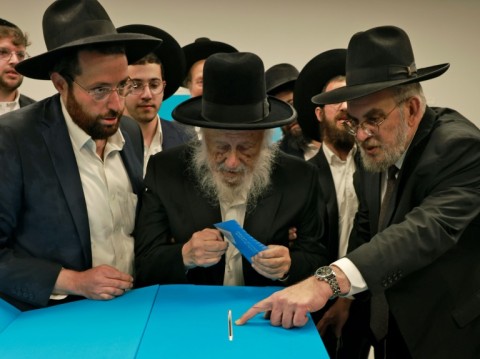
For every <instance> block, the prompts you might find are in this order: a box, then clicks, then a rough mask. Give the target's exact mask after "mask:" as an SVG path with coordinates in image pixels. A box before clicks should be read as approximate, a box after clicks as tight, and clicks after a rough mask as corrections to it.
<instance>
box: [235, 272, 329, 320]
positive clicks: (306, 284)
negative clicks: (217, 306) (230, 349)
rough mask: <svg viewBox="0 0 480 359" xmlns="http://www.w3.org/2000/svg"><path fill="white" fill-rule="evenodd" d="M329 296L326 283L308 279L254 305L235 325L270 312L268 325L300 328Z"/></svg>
mask: <svg viewBox="0 0 480 359" xmlns="http://www.w3.org/2000/svg"><path fill="white" fill-rule="evenodd" d="M331 295H332V291H331V289H330V287H329V285H328V284H327V283H326V282H321V281H319V280H318V279H315V278H314V277H310V278H308V279H305V280H304V281H302V282H300V283H297V284H295V285H292V286H290V287H287V288H285V289H283V290H281V291H279V292H275V293H273V294H272V295H271V296H270V297H268V298H266V299H264V300H262V301H260V302H258V303H256V304H255V305H254V306H253V307H251V308H250V309H249V310H248V311H247V312H245V313H244V314H243V315H242V316H241V317H240V318H239V319H238V320H237V321H236V322H235V324H237V325H243V324H245V323H246V322H247V321H248V320H249V319H251V318H253V317H254V316H255V315H257V314H258V313H262V312H270V323H271V324H272V325H274V326H280V325H281V326H283V327H284V328H291V327H302V326H304V325H305V324H306V323H307V321H308V317H307V313H309V312H315V311H317V310H319V309H321V308H323V306H324V305H325V303H326V302H327V301H328V299H329V298H330V296H331Z"/></svg>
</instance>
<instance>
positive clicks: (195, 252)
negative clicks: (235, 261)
mask: <svg viewBox="0 0 480 359" xmlns="http://www.w3.org/2000/svg"><path fill="white" fill-rule="evenodd" d="M227 247H228V243H227V242H225V241H224V240H223V238H222V236H221V234H220V231H219V230H217V229H211V228H206V229H204V230H202V231H200V232H195V233H194V234H193V235H192V238H190V240H189V241H188V242H187V243H185V244H184V246H183V247H182V256H183V264H184V265H185V268H187V269H191V268H194V267H210V266H212V265H214V264H217V263H218V262H219V261H220V259H221V258H222V255H224V254H225V252H226V250H227Z"/></svg>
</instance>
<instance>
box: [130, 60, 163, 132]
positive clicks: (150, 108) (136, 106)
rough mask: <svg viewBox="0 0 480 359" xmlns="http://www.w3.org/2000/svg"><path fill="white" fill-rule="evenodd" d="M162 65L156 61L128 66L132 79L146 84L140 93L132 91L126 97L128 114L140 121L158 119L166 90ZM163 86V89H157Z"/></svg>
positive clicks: (146, 121)
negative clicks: (164, 88) (164, 89)
mask: <svg viewBox="0 0 480 359" xmlns="http://www.w3.org/2000/svg"><path fill="white" fill-rule="evenodd" d="M160 66H161V65H160V64H155V63H151V64H142V65H130V66H128V75H129V77H130V79H131V80H132V81H133V82H135V83H137V84H141V85H142V86H144V85H145V87H144V88H143V90H142V91H141V92H140V93H138V94H137V93H131V94H129V95H128V96H127V97H126V99H125V106H126V109H127V112H128V114H129V115H130V117H132V118H133V119H135V120H137V121H138V122H140V123H148V122H150V121H152V120H154V119H156V118H157V114H158V111H159V110H160V106H161V105H162V101H163V93H164V92H163V84H162V83H163V78H162V71H161V68H160ZM147 84H149V85H151V86H149V85H147ZM161 87H162V91H161V92H159V91H157V90H159V89H160V88H161ZM152 91H153V92H155V93H153V92H152Z"/></svg>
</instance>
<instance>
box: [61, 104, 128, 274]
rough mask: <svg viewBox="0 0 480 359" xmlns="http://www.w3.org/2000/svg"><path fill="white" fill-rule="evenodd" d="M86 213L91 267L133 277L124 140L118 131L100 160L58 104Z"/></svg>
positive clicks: (94, 149)
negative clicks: (115, 271) (65, 125)
mask: <svg viewBox="0 0 480 359" xmlns="http://www.w3.org/2000/svg"><path fill="white" fill-rule="evenodd" d="M62 111H63V115H64V116H65V120H66V123H67V128H68V133H69V135H70V140H71V141H72V146H73V152H74V153H75V158H76V160H77V165H78V169H79V172H80V179H81V181H82V188H83V193H84V196H85V202H86V205H87V212H88V223H89V227H90V240H91V248H92V266H93V267H96V266H98V265H101V264H108V265H110V266H112V267H115V268H116V269H118V270H119V271H121V272H124V273H128V274H130V275H133V268H134V267H133V260H134V251H133V243H134V242H133V237H132V232H133V228H134V224H135V209H136V205H137V195H136V194H135V193H133V190H132V185H131V183H130V178H129V177H128V173H127V171H126V169H125V166H124V164H123V161H122V158H121V156H120V151H121V150H122V148H123V146H124V144H125V140H124V138H123V136H122V133H121V132H120V131H117V132H116V133H115V134H114V135H113V136H111V137H109V138H108V140H107V143H106V146H105V152H104V158H103V159H102V158H100V157H99V156H98V155H97V153H96V146H95V141H94V140H93V139H92V138H91V137H90V136H89V135H87V134H86V133H85V132H84V131H83V130H82V129H80V127H78V126H77V125H76V124H75V123H74V122H73V120H72V118H71V117H70V115H69V114H68V112H67V110H66V108H65V106H64V105H63V102H62Z"/></svg>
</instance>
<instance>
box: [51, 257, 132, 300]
mask: <svg viewBox="0 0 480 359" xmlns="http://www.w3.org/2000/svg"><path fill="white" fill-rule="evenodd" d="M132 287H133V277H132V276H131V275H129V274H126V273H122V272H120V271H118V270H117V269H115V268H113V267H110V266H108V265H100V266H98V267H94V268H91V269H88V270H86V271H84V272H76V271H73V270H69V269H64V268H62V270H61V271H60V274H59V275H58V278H57V281H56V283H55V287H54V289H53V293H54V294H67V295H79V296H82V297H85V298H89V299H97V300H109V299H113V298H115V297H118V296H121V295H123V294H124V293H125V291H126V290H127V289H131V288H132Z"/></svg>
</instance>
